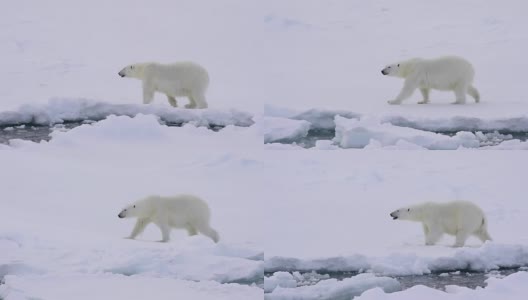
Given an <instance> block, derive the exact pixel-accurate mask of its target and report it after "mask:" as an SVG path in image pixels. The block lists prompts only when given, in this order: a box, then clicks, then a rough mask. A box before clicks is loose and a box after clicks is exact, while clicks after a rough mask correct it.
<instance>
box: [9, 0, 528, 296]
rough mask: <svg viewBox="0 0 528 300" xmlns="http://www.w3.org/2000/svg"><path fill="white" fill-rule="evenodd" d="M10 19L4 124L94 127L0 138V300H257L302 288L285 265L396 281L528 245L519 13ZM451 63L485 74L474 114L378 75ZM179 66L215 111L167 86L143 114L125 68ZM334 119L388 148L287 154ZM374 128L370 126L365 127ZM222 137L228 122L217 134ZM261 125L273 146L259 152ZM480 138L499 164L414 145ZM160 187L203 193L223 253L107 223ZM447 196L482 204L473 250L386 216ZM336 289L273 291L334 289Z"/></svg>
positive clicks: (107, 12)
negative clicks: (288, 280)
mask: <svg viewBox="0 0 528 300" xmlns="http://www.w3.org/2000/svg"><path fill="white" fill-rule="evenodd" d="M4 6H5V7H3V8H2V10H1V11H0V25H1V26H0V56H1V57H2V58H3V61H2V72H0V80H1V82H2V88H1V89H0V99H1V101H0V126H1V127H4V130H5V131H4V133H9V132H10V130H12V129H13V130H16V128H15V126H30V125H48V124H62V123H68V122H87V123H91V122H90V121H91V120H97V121H100V122H97V123H94V124H83V125H82V126H79V127H77V128H75V129H72V130H69V131H65V130H64V128H60V127H56V128H55V129H54V132H53V133H52V140H51V141H49V142H41V143H33V142H29V141H23V140H11V141H10V143H9V145H0V165H1V166H2V172H0V182H2V186H3V187H4V188H3V194H2V197H1V198H0V210H1V211H2V212H5V213H4V214H3V215H2V227H1V228H0V253H2V255H0V275H2V277H3V278H4V282H5V284H3V285H1V286H0V291H1V293H2V294H0V297H3V298H5V299H7V300H9V299H27V298H29V299H31V298H33V299H35V298H37V299H38V298H46V299H47V298H49V299H58V300H61V299H72V298H76V299H77V298H82V297H85V298H89V299H105V298H109V299H116V298H127V299H134V298H138V299H144V298H146V297H145V294H144V293H148V295H149V297H148V298H153V299H164V298H169V297H171V298H173V297H174V295H178V296H181V297H182V298H188V299H202V298H203V299H262V297H263V289H262V288H263V285H264V286H265V283H262V278H263V277H264V275H263V274H262V272H263V270H274V271H289V272H291V275H292V276H293V277H294V278H296V277H295V270H296V268H299V269H302V268H306V270H307V271H310V270H313V269H315V270H332V269H333V270H342V269H349V270H356V271H364V272H367V271H368V272H371V273H375V274H378V275H379V274H382V275H383V274H385V275H389V274H390V275H395V274H424V273H428V272H432V271H433V270H438V271H440V272H441V271H442V270H445V271H451V270H453V271H456V270H458V269H471V270H488V269H496V268H499V267H508V266H519V265H526V264H527V258H526V257H527V254H526V253H527V250H526V249H527V247H528V235H527V233H526V232H525V231H523V230H521V229H522V228H526V227H527V226H528V221H527V220H528V211H527V206H526V201H525V194H526V189H525V182H524V181H525V179H524V178H525V176H524V175H525V173H526V172H525V170H526V169H528V161H527V160H526V154H525V153H524V151H514V149H515V150H526V149H528V146H527V145H528V144H527V142H523V141H520V140H518V139H515V137H513V139H510V138H509V137H508V134H510V133H523V132H527V131H528V113H527V112H528V100H527V99H526V97H525V96H524V95H525V93H524V91H523V90H522V89H523V87H524V86H525V83H524V81H525V77H526V76H525V72H526V71H525V70H526V67H527V65H526V62H525V61H526V59H525V56H526V53H527V52H528V43H527V42H526V39H527V35H528V33H527V31H526V30H525V29H523V28H526V16H525V12H526V9H527V8H528V4H527V3H526V1H522V0H507V1H506V2H504V1H501V2H500V3H498V2H497V4H493V3H490V4H489V5H482V3H481V2H480V1H477V0H463V1H458V0H447V1H435V2H430V1H428V2H424V1H419V0H401V1H398V3H394V2H393V1H390V0H374V1H346V0H333V1H325V2H321V1H316V0H304V1H300V0H288V1H283V0H270V1H246V0H226V1H190V0H180V1H178V2H177V3H176V4H175V3H174V1H170V0H153V1H150V2H148V4H146V2H144V1H138V0H132V1H129V0H116V1H111V2H109V1H101V0H94V1H82V2H78V1H76V2H72V1H65V0H52V1H46V2H44V1H36V0H21V1H12V2H10V3H9V5H4ZM468 12H470V13H468ZM94 16H97V17H96V18H94ZM197 20H198V21H197ZM448 54H454V55H459V56H462V57H465V58H467V59H468V60H469V61H470V62H471V63H472V64H473V65H474V66H475V69H476V78H475V86H476V87H477V88H478V89H479V91H480V94H481V96H482V102H481V103H479V104H475V103H468V104H467V105H449V104H448V103H450V102H452V101H453V94H452V93H449V92H439V91H433V92H432V94H431V102H432V103H431V104H428V105H418V104H416V102H417V101H418V100H419V98H420V95H419V93H415V95H413V97H412V98H411V99H409V100H407V101H406V102H405V103H404V104H403V105H399V106H391V105H387V103H386V101H387V100H389V99H392V98H394V96H395V95H396V94H397V93H398V91H399V90H400V89H401V87H402V84H403V82H402V81H401V80H398V79H395V78H387V77H384V76H382V75H381V74H380V70H381V68H382V67H383V66H384V65H386V64H388V63H392V62H395V61H399V60H402V59H408V58H410V57H415V56H418V57H425V58H429V57H436V56H441V55H448ZM182 60H191V61H196V62H198V63H200V64H201V65H203V66H205V67H206V68H207V70H208V72H209V74H210V77H211V84H210V89H209V90H208V93H207V99H208V103H209V107H210V109H206V110H184V109H179V108H172V107H170V106H168V104H167V100H166V99H165V97H164V96H163V95H160V94H158V95H156V99H155V101H154V103H153V104H151V105H142V104H141V103H142V100H141V98H142V92H141V84H140V83H139V82H138V81H136V80H126V79H122V78H120V77H119V76H118V75H117V72H118V71H119V70H120V69H121V68H122V67H123V66H125V65H128V64H130V63H134V62H143V61H159V62H172V61H182ZM185 101H186V100H185V99H182V100H181V101H179V103H181V104H182V105H183V104H185ZM263 106H264V107H263ZM336 116H340V117H341V118H346V119H350V121H348V120H347V121H346V122H345V121H343V122H344V123H347V124H348V122H350V123H353V124H356V125H357V124H358V123H359V124H360V127H361V128H362V129H365V130H369V137H372V136H373V133H376V134H377V135H380V136H381V137H378V138H379V140H378V141H370V139H369V142H368V144H367V145H366V147H365V148H363V149H342V148H339V147H337V146H336V145H335V144H333V143H332V142H331V141H316V143H315V145H316V146H315V147H314V148H312V149H310V150H306V149H303V148H302V147H300V146H298V145H295V144H293V145H285V144H278V143H277V142H279V141H281V139H282V138H283V137H284V138H287V139H290V138H291V139H294V138H300V137H302V136H305V133H306V131H307V130H308V129H307V128H309V129H310V130H318V129H324V130H334V129H336V123H335V121H334V120H335V119H336ZM272 118H274V119H272ZM276 118H280V119H276ZM337 119H339V118H337ZM369 119H370V120H378V121H376V122H375V123H369V124H367V123H364V122H366V120H369ZM266 120H268V124H267V125H265V124H264V123H265V121H266ZM354 122H355V123H354ZM166 124H169V125H170V124H177V125H183V126H182V127H169V126H165V125H166ZM341 125H344V124H341ZM348 125H350V124H348ZM354 126H355V125H354ZM218 127H225V128H223V129H221V130H220V131H219V132H213V131H212V130H209V129H208V128H214V129H215V130H216V129H219V128H218ZM347 128H348V126H347ZM376 128H377V129H382V131H375V132H374V131H372V130H373V129H376ZM402 128H405V129H402ZM427 131H437V132H441V131H442V132H443V131H446V132H452V133H456V132H461V131H466V132H472V134H473V135H474V136H471V135H470V134H464V135H465V137H468V138H469V140H466V139H463V138H462V137H461V136H458V137H454V138H449V139H448V138H444V137H439V136H437V135H431V134H429V133H427ZM478 131H482V132H484V133H478ZM495 131H498V132H500V133H497V134H495V133H490V132H495ZM279 133H280V135H279ZM342 133H344V132H342ZM265 134H267V135H268V137H270V136H271V140H270V141H273V143H269V144H266V145H263V140H264V135H265ZM401 136H404V137H411V138H403V139H402V138H401ZM275 138H279V139H275ZM394 139H397V140H396V141H394ZM416 139H418V141H417V140H416ZM422 139H425V140H427V141H428V142H427V143H422V141H423V140H422ZM474 139H476V140H477V141H478V142H479V143H480V146H482V147H481V149H487V150H491V151H469V150H465V149H460V150H462V151H416V150H423V149H425V148H427V147H432V146H431V145H436V144H435V143H437V142H438V140H441V141H440V142H441V144H442V147H440V148H446V146H445V145H446V144H448V146H449V147H447V148H456V149H458V148H459V146H461V145H462V146H464V147H467V144H466V143H467V142H468V141H469V142H470V143H471V144H472V143H473V142H474ZM363 144H364V143H363ZM435 147H436V146H435ZM379 148H382V149H399V150H402V151H375V150H377V149H379ZM323 149H325V150H326V149H328V150H330V149H331V150H332V151H320V150H323ZM279 150H280V151H279ZM495 150H509V151H495ZM152 193H157V194H163V195H171V194H177V193H191V194H197V195H198V196H200V197H202V198H204V199H205V200H206V201H207V202H208V203H209V205H210V206H211V211H212V225H213V226H214V227H215V228H216V229H218V231H219V232H220V234H221V241H220V243H219V244H213V243H212V242H211V241H209V240H208V239H206V238H204V237H202V236H196V237H187V236H186V235H185V233H184V232H181V231H175V232H173V236H172V241H171V242H170V243H168V244H159V243H154V242H153V241H155V240H158V239H159V232H158V230H157V229H156V228H155V226H150V227H149V228H147V230H146V232H145V233H144V235H142V236H141V237H140V238H139V239H138V240H137V241H130V240H125V239H122V237H124V236H126V235H127V234H128V233H129V232H130V230H131V228H132V226H133V224H132V223H130V222H127V221H125V220H119V219H118V218H117V216H116V215H117V213H118V211H119V209H120V208H121V207H122V206H123V205H124V204H126V203H128V202H130V201H133V200H136V199H138V198H141V197H143V196H145V195H148V194H152ZM454 199H465V200H470V201H472V202H475V203H477V204H478V205H479V206H481V207H482V208H483V210H484V211H485V213H486V214H487V216H488V219H489V221H490V225H489V230H490V233H491V235H492V237H493V238H494V241H493V242H490V243H486V244H485V245H481V244H480V243H479V242H478V241H476V240H470V241H469V245H468V247H465V248H463V249H454V248H452V247H451V246H450V245H451V244H452V237H445V238H444V239H443V240H442V241H441V242H440V244H439V245H436V246H431V247H426V246H424V243H423V234H422V232H421V228H420V226H419V225H417V224H412V223H405V222H400V223H394V222H393V221H392V220H391V219H390V218H389V216H388V213H389V212H391V211H392V210H394V209H395V208H397V207H400V206H403V205H407V204H412V203H417V202H422V201H450V200H454ZM264 256H265V258H266V259H264ZM279 263H281V264H282V266H281V265H279ZM258 274H260V275H259V276H258ZM366 275H367V276H375V275H373V274H366ZM258 278H260V279H258ZM377 278H379V277H377ZM526 279H527V278H526V274H525V273H518V274H514V275H510V276H508V277H506V278H504V279H493V278H490V279H489V281H488V283H489V286H488V287H487V288H485V289H477V290H475V291H469V290H466V289H463V288H455V287H451V288H450V289H449V291H448V292H449V293H444V292H441V291H436V290H432V289H429V288H425V287H414V288H411V289H409V290H407V291H403V292H397V293H391V294H385V293H384V292H382V291H381V290H380V289H374V290H371V291H367V292H366V293H364V294H363V296H362V297H369V299H372V298H374V299H378V298H379V299H383V298H386V297H387V298H391V297H394V298H405V299H413V298H421V299H424V298H427V299H435V297H437V298H439V299H443V298H457V299H459V298H460V299H462V298H468V297H473V296H478V297H482V298H484V297H489V298H490V299H491V298H498V297H503V298H505V297H506V296H505V295H507V296H508V297H509V298H511V299H515V297H517V298H518V299H521V298H520V297H521V296H522V297H523V298H524V297H525V296H526V288H525V286H526V285H525V284H524V282H526ZM347 282H348V281H347ZM347 282H346V283H340V282H337V281H328V282H327V284H328V286H326V285H325V286H323V285H322V284H321V285H320V286H317V288H315V287H314V286H302V287H299V284H297V286H298V287H296V288H282V287H279V288H275V289H274V292H275V291H276V292H277V293H279V291H281V290H284V293H292V296H293V297H296V295H305V293H321V294H320V295H321V296H324V295H335V294H333V293H334V292H335V291H337V290H340V288H341V287H342V286H341V284H343V286H344V285H346V284H347ZM310 288H312V289H310ZM298 289H300V290H298ZM346 290H347V291H348V286H347V287H346ZM501 291H502V292H504V295H503V294H501ZM121 293H122V294H121ZM281 293H282V292H281ZM277 295H278V294H277Z"/></svg>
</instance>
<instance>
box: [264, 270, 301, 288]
mask: <svg viewBox="0 0 528 300" xmlns="http://www.w3.org/2000/svg"><path fill="white" fill-rule="evenodd" d="M277 287H282V288H295V287H297V281H296V280H295V279H294V278H293V275H292V274H291V273H288V272H275V273H273V275H272V276H270V277H265V278H264V292H266V293H271V292H272V291H273V290H274V289H275V288H277Z"/></svg>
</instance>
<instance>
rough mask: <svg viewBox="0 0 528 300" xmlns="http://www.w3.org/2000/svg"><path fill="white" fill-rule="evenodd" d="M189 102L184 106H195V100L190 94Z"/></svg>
mask: <svg viewBox="0 0 528 300" xmlns="http://www.w3.org/2000/svg"><path fill="white" fill-rule="evenodd" d="M188 98H189V104H185V108H196V102H195V101H194V98H193V97H192V96H189V97H188Z"/></svg>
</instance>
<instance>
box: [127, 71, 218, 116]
mask: <svg viewBox="0 0 528 300" xmlns="http://www.w3.org/2000/svg"><path fill="white" fill-rule="evenodd" d="M118 74H119V76H121V77H132V78H137V79H139V80H141V81H142V82H143V103H145V104H148V103H150V102H152V100H153V99H154V93H155V92H160V93H164V94H165V95H167V99H168V101H169V103H170V104H171V105H172V106H174V107H177V106H178V103H177V102H176V97H182V96H183V97H187V98H188V99H189V104H187V105H185V107H186V108H207V101H206V100H205V91H206V90H207V86H208V85H209V75H208V74H207V71H206V70H205V69H204V68H203V67H202V66H200V65H198V64H195V63H193V62H177V63H173V64H160V63H154V62H152V63H138V64H133V65H129V66H127V67H125V68H123V70H121V71H119V73H118Z"/></svg>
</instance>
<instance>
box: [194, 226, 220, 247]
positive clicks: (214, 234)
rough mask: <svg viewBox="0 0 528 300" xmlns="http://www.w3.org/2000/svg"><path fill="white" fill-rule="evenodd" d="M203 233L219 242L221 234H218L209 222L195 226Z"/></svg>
mask: <svg viewBox="0 0 528 300" xmlns="http://www.w3.org/2000/svg"><path fill="white" fill-rule="evenodd" d="M194 227H195V228H196V229H197V230H198V231H199V232H200V233H201V234H203V235H205V236H207V237H209V238H210V239H212V240H213V241H214V242H215V243H218V241H219V240H220V236H219V235H218V232H217V231H216V230H214V229H213V228H211V226H209V224H199V225H195V226H194Z"/></svg>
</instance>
